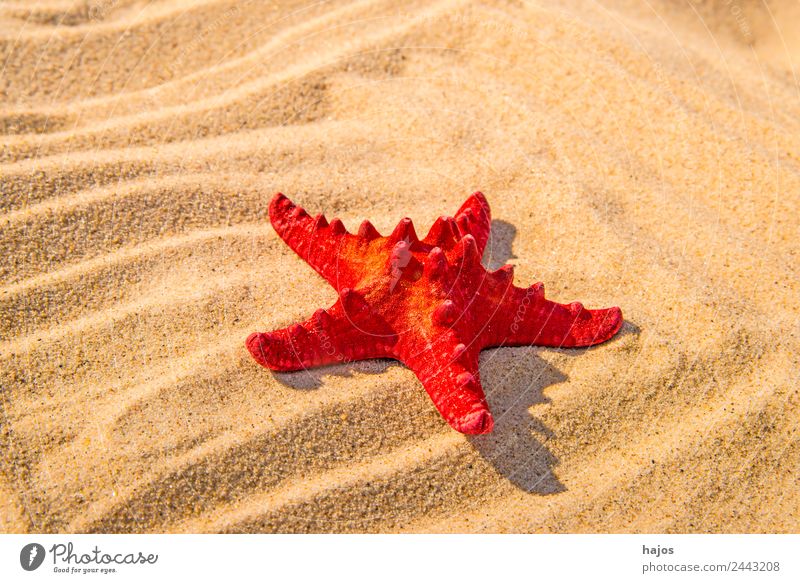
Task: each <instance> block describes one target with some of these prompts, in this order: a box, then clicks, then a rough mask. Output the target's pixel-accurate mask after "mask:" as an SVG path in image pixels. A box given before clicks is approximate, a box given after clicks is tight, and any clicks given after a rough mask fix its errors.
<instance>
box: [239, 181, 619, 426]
mask: <svg viewBox="0 0 800 583" xmlns="http://www.w3.org/2000/svg"><path fill="white" fill-rule="evenodd" d="M269 215H270V220H271V221H272V226H273V227H274V228H275V230H276V231H277V232H278V235H280V236H281V238H282V239H283V240H284V241H285V242H286V244H287V245H289V247H291V248H292V249H294V251H295V252H296V253H297V254H298V255H299V256H300V257H302V258H303V259H304V260H305V261H306V262H307V263H308V264H309V265H311V267H313V268H314V269H315V270H316V271H317V273H319V274H320V275H321V276H322V277H323V278H325V280H326V281H327V282H328V283H330V284H331V285H332V286H333V287H334V289H336V291H337V293H338V294H339V299H338V300H337V301H336V303H335V304H333V306H331V307H330V308H328V309H327V310H317V311H316V312H315V313H314V314H313V315H312V316H311V317H310V318H309V319H308V320H306V321H304V322H302V323H300V324H293V325H292V326H289V327H288V328H283V329H281V330H275V331H274V332H267V333H255V334H251V335H250V336H249V337H248V338H247V343H246V344H247V348H248V350H249V351H250V354H252V355H253V358H255V359H256V361H257V362H258V363H259V364H261V365H262V366H265V367H267V368H270V369H272V370H277V371H292V370H300V369H304V368H307V367H311V366H319V365H324V364H330V363H339V362H349V361H352V360H357V359H366V358H386V357H388V358H396V359H398V360H400V361H402V362H403V363H405V364H406V366H408V367H409V368H411V370H413V371H414V373H415V374H416V375H417V377H418V378H419V380H420V381H421V382H422V385H423V386H424V387H425V390H427V391H428V394H429V395H430V397H431V399H433V403H434V405H436V408H437V409H438V410H439V412H440V413H441V414H442V416H443V417H444V418H445V419H446V420H447V422H448V423H449V424H450V425H451V426H452V427H453V428H454V429H456V430H457V431H460V432H462V433H471V434H478V433H488V432H490V431H491V430H492V427H493V425H494V421H493V419H492V415H491V413H490V412H489V408H488V406H487V404H486V397H485V396H484V394H483V389H482V388H481V385H480V381H479V375H478V354H479V353H480V351H481V350H482V349H483V348H486V347H489V346H521V345H530V344H536V345H540V346H557V347H573V346H591V345H593V344H599V343H600V342H604V341H605V340H608V339H609V338H611V337H612V336H614V334H616V333H617V331H618V330H619V329H620V326H621V325H622V312H621V311H620V309H619V308H608V309H605V310H587V309H586V308H584V307H583V306H582V305H581V304H580V303H578V302H575V303H572V304H567V305H564V304H557V303H555V302H551V301H549V300H546V299H545V297H544V286H543V285H542V284H541V283H536V284H533V285H532V286H531V287H529V288H527V289H521V288H518V287H516V286H514V285H513V280H514V271H513V266H511V265H505V266H503V267H501V268H500V269H498V270H497V271H491V272H489V271H487V270H486V269H484V267H483V266H482V265H481V256H482V255H483V250H484V247H486V242H487V240H488V238H489V227H490V223H491V217H490V213H489V204H488V203H487V202H486V198H485V197H484V196H483V194H481V193H480V192H476V193H475V194H473V195H472V196H470V197H469V199H468V200H467V201H466V202H465V203H464V204H463V205H462V206H461V208H460V209H458V212H457V213H456V216H455V218H452V217H444V216H443V217H440V218H438V219H437V220H436V222H435V223H434V224H433V226H432V227H431V230H430V232H429V233H428V235H427V236H426V237H425V238H424V239H422V240H420V239H418V238H417V235H416V233H415V232H414V225H413V224H412V223H411V219H407V218H406V219H403V220H402V221H400V223H399V224H398V225H397V227H396V228H395V230H394V231H393V232H392V234H391V235H389V236H388V237H382V236H381V235H380V233H378V231H377V230H376V229H375V227H373V226H372V224H371V223H370V222H369V221H364V222H363V223H362V224H361V227H360V228H359V229H358V233H357V234H355V235H353V234H350V233H348V232H347V230H346V229H345V227H344V225H343V224H342V221H340V220H339V219H334V220H333V221H331V222H330V224H329V223H328V222H327V221H326V220H325V217H324V216H323V215H319V216H317V217H316V218H311V217H310V216H309V215H308V213H306V212H305V211H304V210H303V209H302V208H300V207H298V206H295V205H294V204H293V203H292V202H291V201H290V200H289V199H288V198H286V197H285V196H284V195H283V194H280V193H278V194H276V195H275V197H274V198H273V199H272V202H271V203H270V207H269Z"/></svg>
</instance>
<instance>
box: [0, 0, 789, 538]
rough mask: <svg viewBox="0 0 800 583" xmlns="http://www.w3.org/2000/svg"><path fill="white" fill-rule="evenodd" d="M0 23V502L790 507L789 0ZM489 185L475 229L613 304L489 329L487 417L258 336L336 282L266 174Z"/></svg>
mask: <svg viewBox="0 0 800 583" xmlns="http://www.w3.org/2000/svg"><path fill="white" fill-rule="evenodd" d="M0 58H2V63H3V68H2V73H0V96H2V101H1V102H0V132H2V135H1V136H0V144H1V145H0V189H2V197H0V201H1V202H0V204H1V205H2V208H0V226H1V227H0V229H1V230H0V391H2V401H1V404H2V413H3V415H2V425H1V426H0V453H2V461H0V470H2V471H1V472H0V530H2V531H15V532H21V531H48V532H49V531H56V532H86V531H93V532H94V531H103V532H141V531H159V532H160V531H179V532H200V531H237V532H239V531H247V532H250V531H291V532H294V531H302V532H307V531H336V532H343V531H467V532H472V531H491V532H495V531H501V532H505V531H523V532H530V531H534V532H584V531H587V532H598V531H600V532H605V531H613V532H707V531H713V532H733V531H736V532H742V531H745V532H761V531H778V532H785V531H794V532H797V531H798V530H800V527H799V525H800V516H798V513H799V512H800V510H798V509H799V508H800V431H799V430H798V425H799V424H800V395H798V385H800V373H798V370H800V368H799V367H798V364H799V363H798V353H799V352H800V325H799V324H798V322H799V321H800V299H799V298H800V294H799V293H798V292H800V289H799V288H800V284H798V281H800V279H799V278H798V275H799V274H800V235H798V231H797V222H798V220H797V218H798V216H800V85H798V76H797V73H796V71H799V70H800V69H799V68H798V65H800V8H798V5H797V3H796V2H794V1H793V0H774V1H768V2H766V3H760V2H750V1H749V0H724V1H723V0H700V1H696V2H691V3H690V2H683V1H675V0H657V1H656V2H654V3H653V2H651V3H640V2H634V1H633V0H631V1H630V2H629V1H626V0H619V1H613V0H604V1H603V2H602V3H598V2H589V1H587V2H583V1H581V0H573V1H570V2H568V3H566V4H564V3H562V2H558V1H550V0H545V1H543V2H536V3H533V2H510V1H509V2H504V1H494V2H477V1H475V2H469V1H466V2H461V1H451V0H446V1H439V2H434V3H430V2H422V1H412V2H410V3H408V4H405V5H404V7H403V8H402V9H398V8H397V6H396V3H394V2H390V1H382V0H363V1H351V2H324V3H304V2H282V3H270V2H253V1H251V2H240V1H231V2H223V1H220V0H206V1H200V0H194V1H180V2H179V1H177V0H163V1H154V2H143V1H136V0H117V1H113V0H104V1H97V0H83V1H78V2H72V1H69V0H40V1H36V2H21V1H15V2H14V1H12V2H9V1H7V2H0ZM478 189H480V190H482V191H483V192H484V193H485V194H486V195H487V197H488V199H489V202H490V203H491V205H492V210H493V214H494V217H495V221H494V223H493V227H492V238H491V241H490V243H489V247H488V248H487V253H486V256H485V262H486V263H487V264H488V265H490V266H492V267H497V266H499V265H502V264H503V263H505V262H510V263H513V264H515V265H516V266H517V270H516V274H517V275H516V283H517V285H528V284H530V283H533V282H534V281H543V282H544V283H545V285H546V287H547V290H548V296H549V297H550V298H551V299H554V300H556V301H561V302H569V301H573V300H580V301H582V302H584V303H585V304H586V305H587V307H605V306H610V305H619V306H621V307H622V309H623V312H624V314H625V317H626V324H625V326H624V328H623V330H622V332H621V333H620V335H619V336H618V337H617V338H616V339H614V340H612V341H611V342H609V343H607V344H604V345H601V346H598V347H595V348H592V349H589V350H554V349H543V348H513V349H511V348H504V349H496V350H487V351H485V352H484V353H483V354H482V357H481V374H482V378H483V382H484V387H485V388H486V391H487V394H488V399H489V402H490V405H491V407H492V409H493V411H494V412H495V419H496V429H495V432H494V433H493V434H492V435H490V436H483V437H480V438H468V437H466V436H463V435H461V434H458V433H456V432H454V431H453V430H451V429H450V428H449V427H448V426H447V425H446V423H445V422H444V421H443V420H442V419H441V418H440V417H439V416H438V414H437V413H436V411H435V409H434V407H433V405H432V404H431V402H430V400H429V398H428V397H427V395H426V394H425V392H424V390H423V389H422V387H421V386H420V384H419V382H418V381H417V380H416V378H415V377H414V375H413V373H411V372H410V371H409V370H407V369H406V368H404V367H403V366H401V365H399V364H398V363H395V362H391V361H373V362H362V363H355V364H353V365H351V366H335V367H327V368H322V369H318V370H312V371H309V372H304V373H297V374H276V375H272V374H270V373H269V372H268V371H266V370H264V369H262V368H260V367H258V366H257V365H256V364H255V363H254V362H253V361H252V360H251V359H250V357H249V355H248V354H247V352H246V350H245V347H244V339H245V338H246V337H247V335H248V334H249V333H250V332H253V331H256V330H268V329H271V328H275V327H282V326H285V325H288V324H290V323H291V322H293V321H295V320H298V319H300V318H304V317H305V316H307V315H308V314H309V313H311V312H312V311H313V310H315V309H316V308H318V307H324V306H326V305H328V304H330V303H332V301H333V300H334V298H335V294H334V292H333V290H332V289H331V288H330V287H328V286H327V285H326V284H325V283H324V282H323V281H322V279H321V278H319V277H318V276H317V275H316V274H314V272H313V271H312V270H311V268H310V267H308V266H307V265H306V264H304V263H303V262H302V261H301V260H300V259H299V258H298V257H296V256H295V255H294V254H293V253H292V251H291V250H290V249H289V248H288V247H287V246H286V245H285V244H283V243H282V242H281V241H280V240H279V239H278V238H277V236H276V235H275V233H274V231H273V230H272V229H271V227H270V226H269V225H268V222H267V217H266V207H267V204H268V202H269V200H270V198H271V195H272V194H273V193H274V192H275V191H277V190H281V191H283V192H285V193H286V194H288V195H289V196H291V197H292V198H293V199H294V200H296V201H297V202H298V203H300V204H302V205H303V206H305V207H306V208H308V209H309V211H310V212H313V213H316V212H324V213H326V215H327V216H328V217H329V218H332V217H334V216H339V217H341V218H342V219H343V220H344V221H345V224H346V225H347V226H348V228H350V229H355V228H356V227H357V225H358V224H359V222H360V221H361V220H362V219H364V218H369V219H371V220H372V221H373V222H374V223H375V224H376V226H377V227H378V228H379V229H380V230H381V231H382V232H384V233H386V232H388V231H389V230H390V229H391V228H392V227H393V226H394V225H395V224H396V222H397V221H398V220H399V219H400V218H401V217H403V216H410V217H412V218H413V219H414V222H415V224H416V226H417V231H418V232H425V231H426V230H427V228H428V227H429V226H430V225H431V224H432V222H433V221H434V219H435V218H436V217H437V216H439V215H440V214H443V213H447V214H452V213H453V212H454V211H455V210H456V209H457V208H458V206H459V205H460V204H461V202H462V201H463V200H464V199H465V198H466V196H467V195H468V194H469V193H470V192H472V191H474V190H478Z"/></svg>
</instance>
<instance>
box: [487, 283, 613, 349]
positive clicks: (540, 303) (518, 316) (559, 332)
mask: <svg viewBox="0 0 800 583" xmlns="http://www.w3.org/2000/svg"><path fill="white" fill-rule="evenodd" d="M621 326H622V311H621V310H620V309H619V308H617V307H613V308H606V309H600V310H587V309H586V308H584V307H583V305H582V304H581V303H580V302H573V303H571V304H559V303H556V302H551V301H550V300H547V299H545V297H544V286H543V285H542V284H541V283H537V284H534V285H532V286H530V287H529V288H527V289H520V288H518V287H513V286H512V287H511V288H510V289H509V291H508V293H506V295H505V296H504V298H503V300H502V301H501V303H500V305H499V307H498V309H497V310H496V313H495V317H494V318H493V319H492V322H491V323H490V325H489V328H488V341H487V344H488V345H489V346H523V345H531V344H533V345H538V346H555V347H559V348H573V347H581V346H593V345H595V344H600V343H601V342H605V341H606V340H608V339H610V338H611V337H612V336H614V334H616V333H617V332H618V331H619V329H620V327H621Z"/></svg>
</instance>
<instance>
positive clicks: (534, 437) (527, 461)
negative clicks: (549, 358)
mask: <svg viewBox="0 0 800 583" xmlns="http://www.w3.org/2000/svg"><path fill="white" fill-rule="evenodd" d="M536 350H538V349H536V348H528V347H525V348H500V349H489V350H486V351H484V352H483V354H482V359H481V360H482V361H483V362H482V365H481V380H482V383H483V387H484V389H485V392H486V396H487V400H488V401H489V406H490V408H491V410H492V412H493V414H494V421H495V423H494V431H492V433H490V434H488V435H477V436H469V438H468V439H469V441H470V443H471V444H472V446H473V447H474V448H475V449H476V450H477V451H478V453H479V454H480V455H481V456H482V457H483V458H484V459H486V461H488V462H489V463H491V464H492V465H493V466H494V468H495V469H496V470H497V472H498V473H500V474H501V475H502V476H504V477H505V478H506V479H507V480H509V481H510V482H511V483H512V484H514V485H515V486H517V487H518V488H520V489H522V490H524V491H525V492H535V493H537V494H556V493H558V492H563V491H564V490H566V488H565V487H564V486H563V484H561V482H559V480H558V478H556V476H555V475H554V474H553V467H554V466H556V465H557V464H558V458H556V457H555V456H554V455H553V454H552V453H551V452H550V451H549V450H548V449H547V447H546V445H545V443H546V441H547V439H549V438H550V437H553V432H552V431H551V430H550V429H549V428H547V427H546V426H545V425H544V424H543V423H542V422H541V421H540V420H539V419H537V418H536V417H535V416H533V415H532V414H531V413H530V411H529V408H530V407H532V406H534V405H539V404H545V403H549V402H550V400H549V399H548V398H547V397H545V396H544V394H543V392H544V389H545V388H546V387H548V386H550V385H554V384H557V383H561V382H564V381H566V380H567V376H566V375H565V374H564V373H562V372H561V371H560V370H558V369H557V368H555V367H554V366H552V365H550V364H549V363H547V362H545V361H544V360H543V359H542V358H540V357H538V356H536Z"/></svg>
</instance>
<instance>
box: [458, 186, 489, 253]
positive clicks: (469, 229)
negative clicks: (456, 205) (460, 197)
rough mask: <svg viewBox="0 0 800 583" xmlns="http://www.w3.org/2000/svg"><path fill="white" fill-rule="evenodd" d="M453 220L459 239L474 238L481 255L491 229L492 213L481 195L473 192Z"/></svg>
mask: <svg viewBox="0 0 800 583" xmlns="http://www.w3.org/2000/svg"><path fill="white" fill-rule="evenodd" d="M454 218H455V220H456V225H457V226H458V231H459V234H460V235H461V237H462V238H463V237H464V236H466V235H472V236H473V237H475V243H476V244H477V246H478V254H479V255H483V250H484V249H486V243H487V242H488V241H489V231H490V230H491V227H492V213H491V211H490V210H489V203H488V202H487V201H486V197H485V196H483V193H482V192H475V193H474V194H472V195H471V196H470V197H469V198H468V199H467V200H466V202H465V203H464V204H462V205H461V208H460V209H458V212H457V213H456V216H455V217H454Z"/></svg>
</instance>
